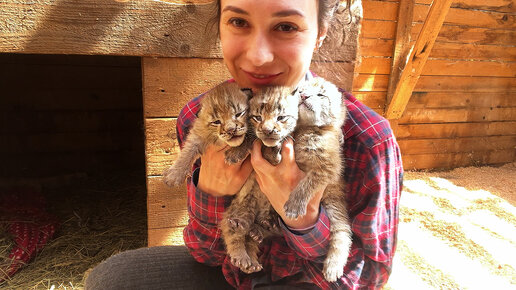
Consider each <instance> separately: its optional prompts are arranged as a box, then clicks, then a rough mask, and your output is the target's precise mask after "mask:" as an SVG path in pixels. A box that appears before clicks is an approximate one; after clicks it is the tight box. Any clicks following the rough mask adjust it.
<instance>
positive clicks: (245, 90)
mask: <svg viewBox="0 0 516 290" xmlns="http://www.w3.org/2000/svg"><path fill="white" fill-rule="evenodd" d="M241 91H242V92H244V94H246V96H247V99H250V98H252V97H253V90H252V89H250V88H243V89H241Z"/></svg>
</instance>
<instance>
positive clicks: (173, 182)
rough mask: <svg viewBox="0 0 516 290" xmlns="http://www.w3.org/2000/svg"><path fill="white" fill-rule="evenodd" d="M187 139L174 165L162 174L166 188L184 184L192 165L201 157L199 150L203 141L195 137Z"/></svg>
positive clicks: (191, 136)
mask: <svg viewBox="0 0 516 290" xmlns="http://www.w3.org/2000/svg"><path fill="white" fill-rule="evenodd" d="M188 137H189V138H188V139H189V140H187V142H186V143H185V146H184V147H183V149H182V150H181V152H180V153H179V156H178V157H177V159H176V161H175V162H174V164H173V165H172V166H170V167H169V168H168V169H167V170H165V172H163V181H164V182H165V183H166V184H167V185H168V186H177V185H180V184H182V183H183V182H185V179H186V178H187V177H188V176H189V175H190V171H191V170H192V165H193V163H194V162H195V160H196V159H197V158H198V157H199V156H200V155H201V150H200V148H201V147H202V143H203V141H202V140H200V138H199V137H198V136H195V135H190V136H188Z"/></svg>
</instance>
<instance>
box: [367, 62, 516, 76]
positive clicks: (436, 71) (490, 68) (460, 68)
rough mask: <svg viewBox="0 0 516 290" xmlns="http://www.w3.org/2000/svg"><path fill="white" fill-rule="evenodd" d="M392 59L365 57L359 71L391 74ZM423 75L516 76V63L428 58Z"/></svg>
mask: <svg viewBox="0 0 516 290" xmlns="http://www.w3.org/2000/svg"><path fill="white" fill-rule="evenodd" d="M391 61H392V59H391V58H379V57H363V58H362V63H361V65H360V71H359V72H360V73H362V74H390V71H391V69H390V65H391ZM398 67H399V66H398ZM391 75H392V74H391ZM421 75H427V76H430V75H433V76H475V77H477V76H478V77H482V76H483V77H516V63H515V62H503V61H474V60H449V59H428V60H427V62H426V64H425V66H424V67H423V70H422V72H421Z"/></svg>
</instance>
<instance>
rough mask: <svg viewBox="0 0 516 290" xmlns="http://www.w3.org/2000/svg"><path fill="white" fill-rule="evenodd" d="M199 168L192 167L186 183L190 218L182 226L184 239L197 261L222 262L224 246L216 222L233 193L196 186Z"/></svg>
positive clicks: (224, 255) (213, 264)
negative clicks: (214, 193)
mask: <svg viewBox="0 0 516 290" xmlns="http://www.w3.org/2000/svg"><path fill="white" fill-rule="evenodd" d="M198 172H199V170H198V169H196V170H195V171H194V173H193V178H192V180H190V181H189V182H188V185H187V188H188V216H189V220H188V225H187V226H186V227H185V229H184V230H183V239H184V242H185V245H186V246H187V247H188V248H189V250H190V253H191V254H192V256H193V257H194V258H195V259H196V260H197V261H198V262H201V263H205V264H208V265H212V266H215V265H221V264H222V263H223V262H224V258H225V257H226V250H225V247H224V243H223V241H222V238H221V235H220V229H219V228H218V226H217V225H218V223H219V221H220V220H221V219H222V215H223V214H224V211H225V210H226V208H227V207H228V206H229V205H230V204H231V200H232V197H214V196H212V195H210V194H207V193H205V192H202V191H201V190H199V189H198V188H197V187H196V186H195V183H194V180H195V179H196V178H197V176H198Z"/></svg>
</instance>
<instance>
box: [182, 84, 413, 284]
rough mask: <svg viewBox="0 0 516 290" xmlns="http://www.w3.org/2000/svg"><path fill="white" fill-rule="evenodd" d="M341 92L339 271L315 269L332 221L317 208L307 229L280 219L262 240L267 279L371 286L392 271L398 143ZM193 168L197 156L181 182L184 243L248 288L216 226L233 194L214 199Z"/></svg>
mask: <svg viewBox="0 0 516 290" xmlns="http://www.w3.org/2000/svg"><path fill="white" fill-rule="evenodd" d="M343 95H344V98H343V99H344V102H345V104H346V106H347V108H348V116H347V119H346V123H345V125H344V127H343V128H342V130H343V132H344V135H345V142H344V147H343V152H344V158H345V171H344V177H345V180H346V183H347V191H346V193H345V194H346V197H347V201H348V208H349V217H350V221H351V222H352V225H351V227H352V231H353V243H352V246H351V250H350V254H349V258H348V262H347V264H346V266H345V269H344V276H343V277H342V278H340V279H339V280H338V281H337V282H335V283H328V282H327V281H326V280H325V279H324V277H323V275H322V268H323V264H322V263H323V261H324V258H325V255H326V253H327V251H328V243H329V235H330V230H329V228H330V226H331V225H330V222H329V220H328V216H327V215H326V212H325V210H324V208H321V212H320V215H319V220H318V221H317V223H316V225H315V227H314V228H313V229H312V230H311V231H310V232H308V233H306V234H299V233H293V232H291V231H290V230H289V229H288V228H287V227H286V226H285V225H282V229H283V236H282V237H277V238H275V239H272V240H270V241H269V240H266V241H264V242H263V243H262V245H261V250H262V251H261V257H260V262H262V264H263V267H264V271H267V272H268V273H269V274H270V278H271V280H272V281H277V280H279V279H281V278H285V277H291V276H294V275H296V274H297V275H296V276H298V277H299V275H301V276H302V277H303V279H304V280H309V281H311V282H312V283H313V284H315V285H317V286H318V287H320V288H322V289H331V288H333V289H364V288H366V289H367V288H369V289H377V288H379V287H381V286H382V285H384V284H385V283H386V282H387V279H388V277H389V274H390V272H391V266H392V259H393V256H394V252H395V249H396V236H397V231H398V202H399V197H400V193H401V187H402V179H403V168H402V163H401V155H400V149H399V147H398V144H397V142H396V139H395V138H394V135H393V133H392V130H391V128H390V126H389V123H388V121H387V120H386V119H384V118H383V117H381V116H380V115H378V114H377V113H375V112H374V111H373V110H371V109H370V108H368V107H366V106H365V105H363V104H362V103H360V102H359V101H358V100H357V99H355V98H354V97H353V96H352V95H351V94H349V93H344V94H343ZM202 96H203V95H200V96H198V97H197V98H195V99H193V100H191V101H190V102H189V103H188V104H187V105H186V106H185V107H184V108H183V109H182V111H181V113H180V115H179V117H178V120H177V138H178V141H179V144H182V142H183V141H184V139H185V137H186V136H187V134H188V130H189V128H190V127H191V125H192V121H194V120H195V118H196V115H197V113H198V111H199V109H200V108H199V101H200V99H201V98H202ZM199 166H200V162H197V163H196V165H195V166H194V173H193V178H192V179H193V180H189V181H188V186H187V187H188V212H189V222H188V225H187V226H186V227H185V229H184V231H183V237H184V241H185V244H186V246H187V247H188V248H189V250H190V253H191V254H192V256H193V257H194V258H195V259H196V260H197V261H199V262H201V263H205V264H208V265H213V266H218V265H222V271H223V273H224V276H225V277H226V280H227V281H228V282H229V283H230V284H231V285H233V286H234V287H236V288H240V289H250V288H251V279H252V277H253V276H252V275H246V274H244V273H242V272H240V271H239V269H238V268H236V267H234V266H233V265H232V264H231V262H230V259H229V257H228V256H227V255H226V250H225V247H224V242H223V241H222V239H221V231H220V230H219V228H218V227H217V225H218V223H219V222H220V221H221V219H222V216H223V213H224V211H225V210H226V208H227V207H228V206H229V205H230V203H231V200H232V198H233V197H232V196H228V197H213V196H211V195H210V194H206V193H204V192H201V191H200V190H198V189H197V188H196V184H197V180H196V179H197V176H198V167H199ZM343 194H344V193H343ZM300 273H301V274H300Z"/></svg>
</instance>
